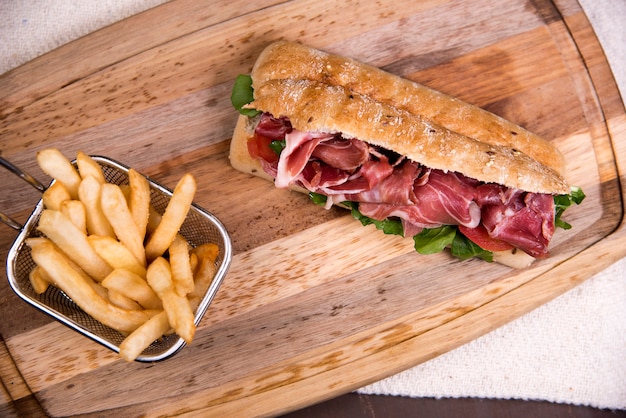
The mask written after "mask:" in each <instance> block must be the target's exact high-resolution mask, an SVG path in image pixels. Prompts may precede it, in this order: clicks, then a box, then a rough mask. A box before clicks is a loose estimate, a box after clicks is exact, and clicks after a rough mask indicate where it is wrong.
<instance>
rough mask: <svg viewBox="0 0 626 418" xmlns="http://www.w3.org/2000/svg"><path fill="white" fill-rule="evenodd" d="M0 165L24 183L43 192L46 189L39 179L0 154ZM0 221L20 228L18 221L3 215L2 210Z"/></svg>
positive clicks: (14, 227)
mask: <svg viewBox="0 0 626 418" xmlns="http://www.w3.org/2000/svg"><path fill="white" fill-rule="evenodd" d="M0 165H2V166H3V167H4V168H6V169H7V170H9V171H10V172H12V173H13V174H15V175H16V176H18V177H19V178H21V179H22V180H24V181H25V182H26V183H28V184H30V185H31V186H33V187H34V188H35V189H37V190H39V191H40V192H44V191H45V190H46V186H44V185H43V184H42V183H41V182H40V181H39V180H37V179H36V178H34V177H33V176H31V175H30V174H28V173H27V172H25V171H23V170H21V169H20V168H19V167H17V166H15V165H13V164H11V162H9V161H7V160H6V159H4V158H3V157H2V156H0ZM0 222H2V223H3V224H6V225H9V226H10V227H11V228H13V229H17V230H18V231H19V230H21V229H22V225H21V224H20V223H19V222H17V221H16V220H14V219H12V218H11V217H9V216H7V215H5V214H4V213H2V212H0Z"/></svg>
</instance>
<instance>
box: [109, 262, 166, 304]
mask: <svg viewBox="0 0 626 418" xmlns="http://www.w3.org/2000/svg"><path fill="white" fill-rule="evenodd" d="M102 286H104V287H106V288H107V289H109V292H110V291H115V292H118V293H121V294H123V295H124V296H127V297H129V298H130V299H133V300H135V301H137V302H139V304H140V305H141V306H143V307H144V308H146V309H163V303H162V302H161V299H159V297H158V296H157V294H156V293H155V292H154V290H152V288H151V287H150V285H149V284H148V282H147V281H146V279H144V278H143V277H140V276H138V275H136V274H134V273H133V272H131V271H128V270H125V269H115V270H113V271H112V272H111V274H109V275H108V276H107V277H106V279H104V280H103V281H102Z"/></svg>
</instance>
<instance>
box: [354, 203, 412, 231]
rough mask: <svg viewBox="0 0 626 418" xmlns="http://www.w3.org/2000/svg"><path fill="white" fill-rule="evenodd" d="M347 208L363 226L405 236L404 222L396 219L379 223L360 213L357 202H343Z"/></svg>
mask: <svg viewBox="0 0 626 418" xmlns="http://www.w3.org/2000/svg"><path fill="white" fill-rule="evenodd" d="M342 203H343V204H344V205H345V206H347V207H348V208H350V210H351V212H352V216H353V217H354V219H358V220H359V221H360V222H361V224H362V225H363V226H367V225H374V226H375V227H376V229H380V230H381V231H383V233H385V234H389V235H400V236H404V229H403V228H402V222H401V221H399V220H395V219H384V220H382V221H378V220H376V219H372V218H369V217H367V216H365V215H363V214H362V213H361V212H359V204H358V203H356V202H342Z"/></svg>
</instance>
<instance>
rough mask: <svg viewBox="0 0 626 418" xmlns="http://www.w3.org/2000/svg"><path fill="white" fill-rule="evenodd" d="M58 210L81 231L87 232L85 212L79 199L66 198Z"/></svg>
mask: <svg viewBox="0 0 626 418" xmlns="http://www.w3.org/2000/svg"><path fill="white" fill-rule="evenodd" d="M60 212H61V213H62V214H63V215H65V216H67V217H68V218H69V220H70V221H72V223H73V224H74V225H76V227H77V228H78V229H80V231H81V232H84V233H85V234H87V214H86V211H85V205H83V203H82V202H81V201H80V200H66V201H65V202H63V203H61V209H60Z"/></svg>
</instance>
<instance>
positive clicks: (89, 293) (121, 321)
mask: <svg viewBox="0 0 626 418" xmlns="http://www.w3.org/2000/svg"><path fill="white" fill-rule="evenodd" d="M26 243H27V245H29V246H30V247H31V250H32V251H31V255H32V258H33V260H34V261H35V263H37V265H39V266H40V267H41V268H42V269H44V271H45V272H46V273H47V274H48V275H49V276H50V278H51V279H52V280H53V281H54V283H55V286H57V287H59V288H60V289H61V290H63V292H65V294H67V295H68V296H69V297H70V299H72V300H73V301H74V303H76V304H77V305H78V306H79V307H80V308H81V309H82V310H83V311H85V312H86V313H87V314H88V315H90V316H92V317H93V318H94V319H96V320H97V321H100V322H101V323H103V324H104V325H107V326H109V327H111V328H114V329H117V330H119V331H122V332H132V331H134V330H135V329H137V328H138V327H139V326H141V325H142V324H143V323H145V322H146V321H147V320H148V319H150V317H151V316H152V314H154V311H146V310H140V311H135V310H127V309H122V308H119V307H117V306H115V305H113V304H111V303H110V302H109V301H107V300H106V299H104V298H103V297H102V296H101V295H100V294H98V292H96V291H95V290H94V288H93V287H92V286H90V285H89V283H88V282H87V281H86V280H85V277H84V276H83V275H81V274H80V273H78V272H77V271H76V270H75V269H74V268H72V266H71V265H70V263H69V262H68V259H67V257H66V256H65V255H64V254H63V253H61V252H60V251H58V250H57V248H56V247H55V246H54V245H52V243H51V242H50V241H48V240H45V239H44V240H31V239H27V240H26Z"/></svg>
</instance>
